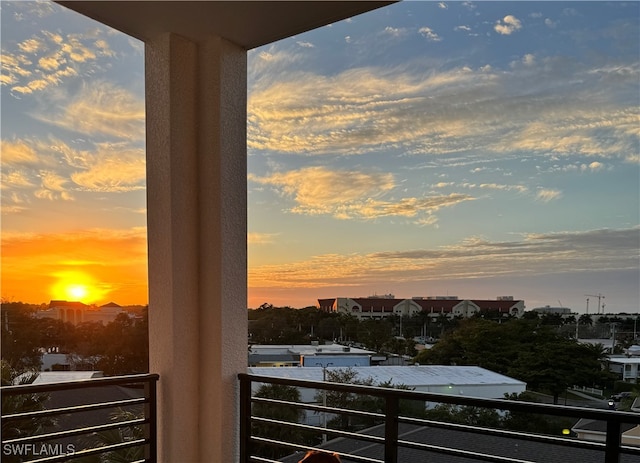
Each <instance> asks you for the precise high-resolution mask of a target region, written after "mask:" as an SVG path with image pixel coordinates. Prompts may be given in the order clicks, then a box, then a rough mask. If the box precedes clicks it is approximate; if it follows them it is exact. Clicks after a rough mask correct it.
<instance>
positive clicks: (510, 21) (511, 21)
mask: <svg viewBox="0 0 640 463" xmlns="http://www.w3.org/2000/svg"><path fill="white" fill-rule="evenodd" d="M493 29H494V30H495V31H496V32H497V33H498V34H501V35H511V34H513V33H514V32H515V31H517V30H520V29H522V23H521V22H520V20H519V19H518V18H516V17H515V16H513V15H511V14H510V15H507V16H505V17H504V18H502V19H501V20H498V21H497V22H496V25H495V26H494V27H493Z"/></svg>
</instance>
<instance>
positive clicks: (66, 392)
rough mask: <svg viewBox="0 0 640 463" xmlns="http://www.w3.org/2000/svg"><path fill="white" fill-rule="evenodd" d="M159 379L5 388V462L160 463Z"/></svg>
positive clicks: (109, 379) (132, 377)
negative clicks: (96, 459)
mask: <svg viewBox="0 0 640 463" xmlns="http://www.w3.org/2000/svg"><path fill="white" fill-rule="evenodd" d="M158 378H159V376H158V375H157V374H140V375H129V376H113V377H104V378H92V379H89V380H82V381H68V382H60V383H43V384H25V385H17V386H4V387H2V388H0V394H1V395H2V461H3V462H7V463H12V462H30V463H45V462H47V463H55V462H66V461H74V460H76V461H81V459H83V458H84V459H86V457H91V456H94V455H100V456H101V457H103V458H104V459H105V460H107V461H131V462H140V463H141V462H152V463H155V462H156V461H157V424H156V423H157V405H156V384H157V381H158Z"/></svg>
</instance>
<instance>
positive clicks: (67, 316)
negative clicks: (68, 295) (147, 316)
mask: <svg viewBox="0 0 640 463" xmlns="http://www.w3.org/2000/svg"><path fill="white" fill-rule="evenodd" d="M121 313H127V312H126V311H125V310H124V309H123V308H122V306H120V305H118V304H116V303H115V302H109V303H108V304H105V305H102V306H100V307H94V306H89V305H87V304H83V303H82V302H78V301H62V300H52V301H51V302H50V303H49V308H48V309H47V310H42V311H39V312H36V314H35V316H36V317H38V318H53V319H55V320H62V321H63V322H69V323H71V324H73V325H78V324H80V323H85V322H97V323H102V324H103V325H106V324H108V323H111V322H112V321H114V320H115V319H116V317H117V316H118V315H120V314H121Z"/></svg>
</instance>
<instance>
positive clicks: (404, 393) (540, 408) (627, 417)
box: [238, 373, 640, 424]
mask: <svg viewBox="0 0 640 463" xmlns="http://www.w3.org/2000/svg"><path fill="white" fill-rule="evenodd" d="M238 378H239V379H240V380H241V381H252V382H257V383H274V384H285V385H290V386H297V387H304V388H311V389H325V390H333V391H341V392H350V393H354V394H365V395H372V396H378V397H397V398H398V399H406V400H424V401H426V402H442V403H449V404H455V405H466V406H475V407H486V408H495V409H499V410H512V411H520V412H528V413H536V414H542V415H556V416H573V417H579V418H588V419H593V420H604V421H611V420H613V421H618V422H625V423H627V422H628V423H634V424H640V414H637V413H631V412H620V411H616V410H601V409H595V408H586V407H573V406H566V405H551V404H541V403H534V402H521V401H515V400H506V399H486V398H482V397H469V396H460V395H453V394H437V393H433V392H422V391H413V390H406V389H393V388H383V387H376V386H363V385H354V384H344V383H332V382H324V381H311V380H300V379H291V378H276V377H271V376H263V375H253V374H248V373H239V374H238Z"/></svg>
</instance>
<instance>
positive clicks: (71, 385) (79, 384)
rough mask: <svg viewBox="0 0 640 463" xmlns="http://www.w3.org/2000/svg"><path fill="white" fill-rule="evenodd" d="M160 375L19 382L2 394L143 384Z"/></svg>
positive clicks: (1, 390) (5, 388) (7, 387)
mask: <svg viewBox="0 0 640 463" xmlns="http://www.w3.org/2000/svg"><path fill="white" fill-rule="evenodd" d="M159 378H160V376H159V375H158V374H157V373H145V374H139V375H126V376H105V377H102V378H91V379H81V380H76V381H64V382H59V383H42V384H19V385H16V386H2V387H1V388H0V394H2V395H19V394H35V393H40V392H54V391H67V390H72V389H83V388H87V387H102V386H125V385H128V384H141V383H149V382H157V381H158V379H159Z"/></svg>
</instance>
